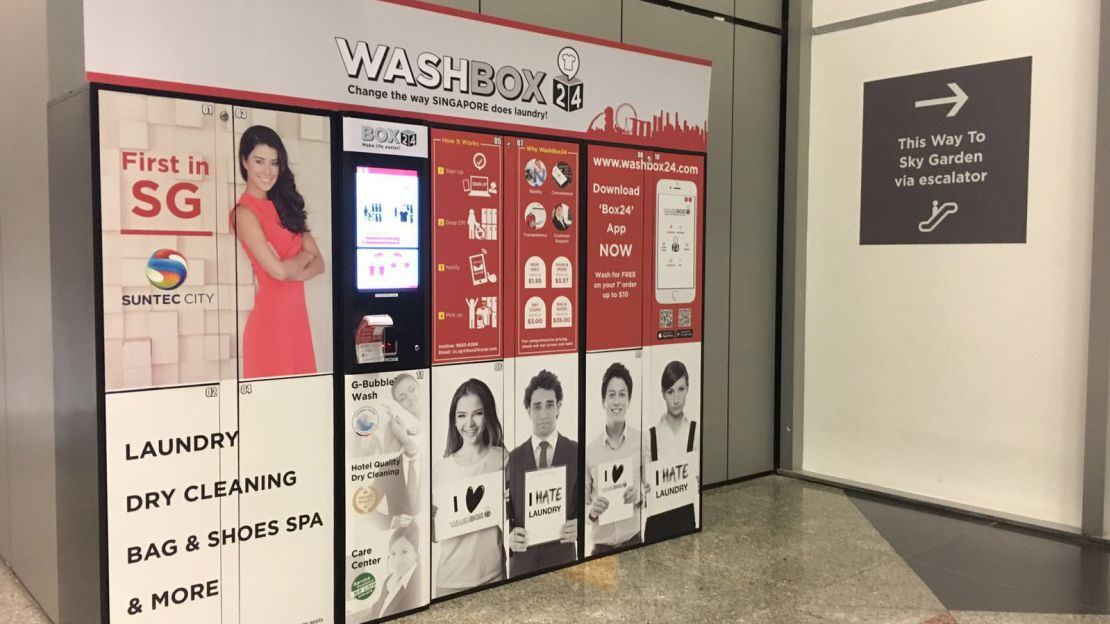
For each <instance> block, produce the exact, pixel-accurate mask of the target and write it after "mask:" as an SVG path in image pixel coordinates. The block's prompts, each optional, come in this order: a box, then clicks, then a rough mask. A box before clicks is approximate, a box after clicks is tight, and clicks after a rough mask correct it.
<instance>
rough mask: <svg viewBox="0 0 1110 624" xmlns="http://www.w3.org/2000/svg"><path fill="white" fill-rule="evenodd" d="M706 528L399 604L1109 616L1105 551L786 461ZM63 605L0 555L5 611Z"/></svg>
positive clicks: (573, 616)
mask: <svg viewBox="0 0 1110 624" xmlns="http://www.w3.org/2000/svg"><path fill="white" fill-rule="evenodd" d="M704 514H705V526H706V529H705V530H704V531H703V532H702V533H700V534H698V535H692V536H689V537H684V538H680V539H676V540H672V541H669V542H666V543H663V544H657V545H654V546H652V547H650V548H643V549H639V550H635V551H631V552H627V553H623V554H620V555H618V556H615V557H608V558H605V559H599V560H596V561H593V562H590V563H587V564H584V565H579V566H575V567H572V568H568V569H566V570H563V571H560V572H556V573H554V574H547V575H541V576H537V577H533V578H531V579H528V580H524V581H521V582H518V583H512V584H509V585H505V586H502V587H498V588H495V589H492V590H488V591H484V592H480V593H475V594H470V595H468V596H463V597H461V598H457V599H454V600H450V601H447V602H444V603H441V604H438V605H435V606H434V607H433V608H432V609H431V610H429V611H425V612H422V613H419V614H416V615H413V616H411V617H408V618H405V619H403V620H399V621H400V622H405V623H413V624H415V623H425V622H449V623H451V624H466V623H468V622H475V623H478V624H490V623H492V622H514V623H516V622H537V623H538V622H552V623H554V622H559V623H563V622H596V621H610V622H637V623H656V622H658V623H662V622H690V623H694V624H706V623H709V622H758V623H766V624H779V623H781V624H811V623H812V624H827V623H829V622H844V623H864V624H871V623H874V624H1000V623H1004V622H1012V623H1015V624H1026V623H1030V624H1032V623H1038V624H1042V623H1043V624H1057V623H1059V624H1065V623H1069V624H1070V623H1075V624H1087V623H1091V624H1093V623H1096V622H1097V623H1106V624H1110V609H1108V608H1107V596H1108V595H1110V586H1108V584H1107V577H1108V574H1107V552H1106V550H1104V549H1101V548H1098V547H1094V546H1082V545H1078V544H1076V543H1073V542H1071V541H1068V540H1057V539H1053V538H1050V537H1045V536H1043V535H1039V534H1035V533H1028V532H1021V531H1014V530H1012V529H1007V528H1005V527H999V526H995V525H993V524H991V523H988V522H976V521H969V520H967V519H964V518H961V517H956V516H947V515H944V514H938V513H936V512H929V511H923V510H920V509H915V508H909V507H905V506H902V505H896V504H892V503H890V502H888V501H884V500H882V499H876V498H870V497H863V496H857V495H847V494H845V493H844V492H842V491H840V490H837V489H834V488H829V487H824V486H820V485H814V484H811V483H807V482H803V481H798V480H795V479H790V478H785V477H764V478H760V479H756V480H753V481H748V482H745V483H740V484H737V485H731V486H726V487H722V488H717V489H712V490H709V491H707V492H706V494H705V501H704ZM16 622H18V623H21V624H24V623H25V624H38V623H46V622H49V620H48V619H47V618H46V617H45V615H43V614H42V612H41V611H40V610H39V609H38V607H37V606H36V605H35V604H34V602H33V601H32V600H31V599H30V597H29V596H28V595H27V593H26V591H25V590H24V589H23V587H22V585H20V583H19V581H18V580H17V579H15V577H14V576H13V575H12V574H11V572H10V571H8V570H7V568H3V567H2V566H0V624H6V623H16Z"/></svg>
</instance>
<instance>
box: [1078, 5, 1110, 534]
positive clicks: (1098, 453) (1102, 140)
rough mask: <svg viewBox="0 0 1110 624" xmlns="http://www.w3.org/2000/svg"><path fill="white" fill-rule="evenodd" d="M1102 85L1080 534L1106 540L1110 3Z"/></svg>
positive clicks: (1102, 37) (1101, 55) (1105, 11)
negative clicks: (1104, 534) (1104, 535)
mask: <svg viewBox="0 0 1110 624" xmlns="http://www.w3.org/2000/svg"><path fill="white" fill-rule="evenodd" d="M1099 5H1100V6H1099V13H1100V15H1099V21H1100V24H1101V27H1102V28H1101V32H1100V34H1099V52H1098V60H1099V63H1098V86H1097V91H1096V93H1097V100H1098V101H1097V105H1096V106H1097V113H1096V117H1095V162H1094V173H1095V177H1094V189H1093V191H1094V193H1093V205H1092V215H1091V216H1092V220H1091V288H1090V301H1089V307H1088V321H1087V322H1088V330H1087V404H1086V416H1085V419H1084V436H1083V489H1082V495H1081V512H1080V514H1081V515H1080V522H1081V525H1080V530H1081V531H1082V533H1083V534H1084V535H1090V536H1093V537H1102V536H1103V532H1104V530H1105V524H1106V521H1105V517H1106V476H1107V475H1106V464H1107V458H1106V454H1107V448H1106V442H1107V434H1108V431H1107V420H1108V414H1107V412H1108V408H1110V396H1108V394H1110V330H1108V329H1107V327H1108V321H1110V235H1108V232H1110V207H1108V202H1110V183H1108V182H1107V180H1106V177H1107V175H1110V0H1102V1H1101V2H1100V3H1099Z"/></svg>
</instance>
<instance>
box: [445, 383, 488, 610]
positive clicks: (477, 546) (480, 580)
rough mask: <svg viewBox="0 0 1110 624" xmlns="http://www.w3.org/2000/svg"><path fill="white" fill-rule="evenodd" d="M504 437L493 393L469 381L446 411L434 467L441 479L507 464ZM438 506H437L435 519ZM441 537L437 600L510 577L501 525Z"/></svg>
mask: <svg viewBox="0 0 1110 624" xmlns="http://www.w3.org/2000/svg"><path fill="white" fill-rule="evenodd" d="M505 458H506V455H505V440H504V434H503V433H502V430H501V421H500V420H499V419H498V418H497V403H496V401H495V400H494V398H493V392H492V391H491V390H490V389H489V386H487V385H486V384H485V382H483V381H481V380H479V379H473V378H472V379H467V380H466V381H464V382H463V383H462V384H461V385H460V386H459V387H458V389H457V390H455V394H454V395H453V396H452V397H451V407H450V409H449V410H448V412H447V446H446V449H445V451H444V454H443V459H442V460H441V461H440V462H439V463H438V464H437V465H436V467H435V471H436V474H437V475H441V476H442V478H444V479H447V480H450V479H463V478H469V477H476V476H478V475H483V474H488V473H491V472H500V471H501V470H502V469H503V468H504V466H505ZM435 513H436V508H435V507H434V506H433V507H432V517H433V518H434V517H435ZM433 541H437V543H438V546H439V548H438V550H439V553H440V555H439V562H438V565H437V579H436V588H435V593H434V594H433V597H434V598H438V597H441V596H447V595H450V594H453V593H456V592H459V591H462V590H464V589H470V588H472V587H479V586H482V585H486V584H488V583H493V582H496V581H501V580H504V579H505V550H504V545H503V544H504V542H503V541H502V533H501V527H499V526H492V527H487V528H484V529H480V530H478V531H474V532H472V533H466V534H464V535H459V536H457V537H452V538H448V539H443V540H435V538H434V537H433Z"/></svg>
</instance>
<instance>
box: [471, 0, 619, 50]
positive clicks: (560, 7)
mask: <svg viewBox="0 0 1110 624" xmlns="http://www.w3.org/2000/svg"><path fill="white" fill-rule="evenodd" d="M482 14H484V15H493V16H495V17H503V18H505V19H511V20H517V21H519V22H526V23H529V24H536V25H537V26H546V27H548V28H557V29H559V30H566V31H569V32H573V33H579V34H583V35H590V36H591V37H600V38H602V39H611V40H613V41H620V38H621V0H562V1H561V2H551V1H550V0H482Z"/></svg>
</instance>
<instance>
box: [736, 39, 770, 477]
mask: <svg viewBox="0 0 1110 624" xmlns="http://www.w3.org/2000/svg"><path fill="white" fill-rule="evenodd" d="M781 45H782V38H781V37H780V36H779V35H774V34H770V33H765V32H761V31H758V30H753V29H751V28H746V27H742V26H737V27H736V51H735V69H736V72H735V74H734V78H733V79H734V80H735V85H736V89H735V91H736V98H735V101H734V103H733V105H734V114H733V121H732V252H731V253H732V255H731V257H732V263H731V264H732V272H731V285H730V288H729V292H730V293H731V303H730V305H729V310H730V323H729V328H730V332H729V352H728V356H729V364H728V385H729V395H728V407H729V410H728V419H729V424H728V476H729V478H736V477H741V476H745V475H749V474H752V473H755V472H762V471H765V470H771V469H773V468H774V439H775V433H774V409H775V281H776V276H777V269H776V266H775V255H776V253H777V250H778V179H779V171H778V169H779V89H780V72H779V67H780V59H781Z"/></svg>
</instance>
